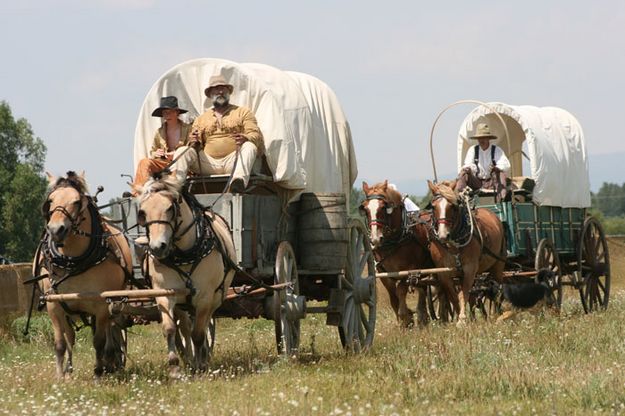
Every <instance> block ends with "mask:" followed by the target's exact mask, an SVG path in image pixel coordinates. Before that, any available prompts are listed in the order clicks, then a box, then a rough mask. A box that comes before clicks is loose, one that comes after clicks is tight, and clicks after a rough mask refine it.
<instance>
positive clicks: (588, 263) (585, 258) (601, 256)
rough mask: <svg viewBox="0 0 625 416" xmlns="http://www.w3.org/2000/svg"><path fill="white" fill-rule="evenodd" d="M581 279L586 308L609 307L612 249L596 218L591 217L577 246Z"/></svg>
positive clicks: (580, 285)
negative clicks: (610, 249) (609, 249)
mask: <svg viewBox="0 0 625 416" xmlns="http://www.w3.org/2000/svg"><path fill="white" fill-rule="evenodd" d="M577 267H578V269H577V270H578V273H579V274H578V277H579V279H580V280H578V281H577V283H578V288H579V295H580V298H581V300H582V306H583V307H584V312H586V313H590V312H594V311H597V310H599V309H600V308H601V309H606V308H607V307H608V300H609V298H610V253H609V252H608V243H607V241H606V239H605V235H604V233H603V228H602V227H601V224H599V221H597V220H596V219H595V218H592V217H590V218H587V219H586V221H584V228H583V229H582V234H581V236H580V240H579V247H578V250H577Z"/></svg>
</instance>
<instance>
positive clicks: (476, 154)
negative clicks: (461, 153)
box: [473, 144, 497, 172]
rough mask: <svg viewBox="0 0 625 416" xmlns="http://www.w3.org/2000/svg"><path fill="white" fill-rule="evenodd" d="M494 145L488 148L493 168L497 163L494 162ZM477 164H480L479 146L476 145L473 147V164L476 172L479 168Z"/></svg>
mask: <svg viewBox="0 0 625 416" xmlns="http://www.w3.org/2000/svg"><path fill="white" fill-rule="evenodd" d="M495 147H496V146H495V145H494V144H493V145H491V147H490V158H491V160H492V161H493V166H497V163H496V162H495ZM479 162H480V145H479V144H476V145H475V147H474V148H473V163H475V167H476V168H477V171H478V172H479V171H480V166H479Z"/></svg>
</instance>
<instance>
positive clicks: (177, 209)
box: [137, 196, 194, 241]
mask: <svg viewBox="0 0 625 416" xmlns="http://www.w3.org/2000/svg"><path fill="white" fill-rule="evenodd" d="M180 198H182V196H180V197H179V198H178V199H175V198H174V200H173V201H172V207H173V208H174V212H173V215H172V216H171V219H170V220H152V221H141V216H145V213H143V214H142V213H141V211H142V210H141V211H139V215H138V218H137V219H138V221H137V222H138V223H139V225H141V226H142V227H144V228H145V233H146V235H147V237H148V240H149V239H150V226H151V225H154V224H163V225H167V226H169V228H171V232H172V240H174V241H176V233H177V232H178V230H179V229H180V225H181V224H182V221H180V222H177V221H176V219H177V218H178V217H179V216H180ZM172 222H173V223H175V224H172ZM193 224H194V223H193V222H192V223H191V225H193ZM189 228H190V227H189ZM186 231H187V230H185V233H186ZM183 234H184V233H183Z"/></svg>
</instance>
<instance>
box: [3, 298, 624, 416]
mask: <svg viewBox="0 0 625 416" xmlns="http://www.w3.org/2000/svg"><path fill="white" fill-rule="evenodd" d="M568 299H570V303H567V305H566V307H565V311H564V313H563V314H562V315H561V316H559V317H550V316H533V315H526V314H523V315H520V316H519V317H518V318H517V320H515V321H514V322H507V323H505V324H495V323H492V322H483V321H476V322H473V323H471V324H469V325H468V326H466V327H464V328H457V327H456V326H455V325H436V324H433V325H430V326H429V327H428V328H426V329H413V330H409V331H401V330H399V328H398V326H397V324H396V323H395V320H394V317H393V315H392V313H391V311H390V310H389V309H388V308H386V307H382V308H381V310H380V313H379V316H378V326H377V330H376V339H375V344H374V348H373V349H372V350H371V351H370V352H368V353H366V354H363V355H352V354H345V353H343V352H342V351H341V349H340V342H339V340H338V333H337V331H336V328H334V327H326V326H325V325H324V318H323V317H321V316H309V317H307V318H306V319H305V320H304V321H303V324H302V329H303V333H304V336H303V339H302V348H301V349H302V353H301V356H300V358H299V359H298V360H284V359H280V358H278V357H277V356H276V354H275V346H274V335H273V323H272V322H269V321H265V320H253V321H252V320H245V319H244V320H236V321H234V320H229V319H223V320H219V321H218V322H217V346H216V348H215V351H214V356H213V359H212V361H211V366H210V371H209V372H208V373H206V374H204V375H201V376H192V375H186V376H185V377H184V378H183V379H182V380H179V381H171V380H169V379H168V377H167V368H166V365H165V342H164V340H163V338H162V336H161V333H160V328H159V327H158V326H157V325H156V324H154V325H152V326H147V327H144V326H138V327H133V328H132V329H131V334H130V345H129V360H128V365H127V368H126V370H125V371H123V372H121V373H119V374H116V375H112V376H107V377H105V378H103V379H101V380H100V381H95V380H94V379H93V377H92V367H93V361H94V359H93V350H92V348H91V346H90V336H89V334H88V330H85V331H83V334H84V335H81V337H80V338H79V343H78V346H77V348H76V356H75V368H76V370H75V372H74V374H73V377H72V379H71V380H69V381H65V382H59V381H57V380H56V379H55V377H54V357H53V350H52V345H51V342H50V338H48V337H47V336H45V335H41V336H37V337H34V338H32V339H30V340H26V341H27V342H25V340H24V339H22V338H19V336H17V337H13V336H11V335H10V334H11V333H12V332H11V331H9V333H8V334H7V333H5V334H4V335H3V336H2V338H1V346H0V414H72V415H80V414H85V415H86V414H132V415H142V414H145V415H148V414H149V415H154V414H216V415H221V414H224V415H233V414H238V415H270V414H279V415H282V414H288V415H300V414H303V415H317V414H319V415H321V414H323V415H328V414H333V415H339V414H341V415H347V414H352V415H359V414H366V415H369V414H371V415H378V414H382V415H391V414H399V415H402V414H411V415H412V414H567V415H568V414H619V413H625V343H624V342H623V341H624V339H625V326H624V325H623V322H624V321H625V296H624V295H623V294H621V293H618V294H616V295H613V296H612V299H611V303H610V308H609V309H608V311H606V312H602V313H596V314H593V315H584V314H583V313H582V312H581V311H580V307H579V301H578V300H577V299H575V298H574V297H572V296H569V297H568ZM37 319H38V320H45V319H46V318H45V317H41V318H37ZM40 325H41V327H42V328H43V327H44V326H45V324H43V323H41V324H40ZM42 330H45V328H44V329H42Z"/></svg>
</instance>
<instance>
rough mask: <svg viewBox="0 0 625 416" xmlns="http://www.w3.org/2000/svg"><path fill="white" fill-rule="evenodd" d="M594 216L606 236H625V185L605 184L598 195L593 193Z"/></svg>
mask: <svg viewBox="0 0 625 416" xmlns="http://www.w3.org/2000/svg"><path fill="white" fill-rule="evenodd" d="M591 201H592V211H593V215H595V216H597V217H598V218H599V220H600V221H601V223H602V224H603V228H604V230H605V232H606V234H625V183H623V184H622V185H618V184H615V183H608V182H604V183H603V185H601V188H599V191H598V192H597V193H594V192H593V193H591Z"/></svg>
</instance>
